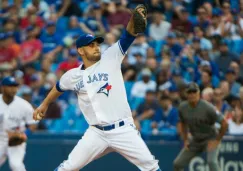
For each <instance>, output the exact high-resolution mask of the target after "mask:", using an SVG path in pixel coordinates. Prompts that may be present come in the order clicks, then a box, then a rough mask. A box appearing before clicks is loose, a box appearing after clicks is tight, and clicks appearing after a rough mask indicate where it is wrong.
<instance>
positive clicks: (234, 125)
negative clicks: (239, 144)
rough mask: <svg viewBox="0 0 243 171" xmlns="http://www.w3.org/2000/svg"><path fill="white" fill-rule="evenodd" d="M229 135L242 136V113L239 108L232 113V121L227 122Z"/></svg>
mask: <svg viewBox="0 0 243 171" xmlns="http://www.w3.org/2000/svg"><path fill="white" fill-rule="evenodd" d="M228 124H229V129H228V130H229V134H232V135H243V111H242V109H240V108H236V109H235V111H234V112H233V117H232V119H230V120H228Z"/></svg>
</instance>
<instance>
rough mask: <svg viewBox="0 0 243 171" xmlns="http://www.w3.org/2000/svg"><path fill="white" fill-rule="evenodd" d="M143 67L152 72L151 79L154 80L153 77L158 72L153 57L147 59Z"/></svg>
mask: <svg viewBox="0 0 243 171" xmlns="http://www.w3.org/2000/svg"><path fill="white" fill-rule="evenodd" d="M145 65H146V67H147V68H148V69H149V70H150V71H151V72H152V79H153V80H155V75H156V73H157V72H158V63H157V61H156V59H155V58H153V57H148V58H147V60H146V64H145Z"/></svg>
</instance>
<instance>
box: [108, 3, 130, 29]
mask: <svg viewBox="0 0 243 171" xmlns="http://www.w3.org/2000/svg"><path fill="white" fill-rule="evenodd" d="M130 15H131V14H130V13H129V12H128V11H127V9H126V8H124V6H123V5H121V1H120V0H117V1H115V9H114V12H111V13H110V14H109V15H108V17H107V20H108V23H109V25H110V27H115V28H119V29H123V28H124V27H126V25H127V23H128V21H129V18H130Z"/></svg>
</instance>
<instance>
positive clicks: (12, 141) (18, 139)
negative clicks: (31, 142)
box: [8, 136, 26, 147]
mask: <svg viewBox="0 0 243 171" xmlns="http://www.w3.org/2000/svg"><path fill="white" fill-rule="evenodd" d="M25 141H26V138H25V137H23V136H13V137H11V138H9V141H8V146H10V147H13V146H17V145H20V144H22V143H23V142H25Z"/></svg>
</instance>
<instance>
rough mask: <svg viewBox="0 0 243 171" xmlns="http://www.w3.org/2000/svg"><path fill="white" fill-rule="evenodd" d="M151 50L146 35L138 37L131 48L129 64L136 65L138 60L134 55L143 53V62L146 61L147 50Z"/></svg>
mask: <svg viewBox="0 0 243 171" xmlns="http://www.w3.org/2000/svg"><path fill="white" fill-rule="evenodd" d="M148 48H149V44H148V42H147V39H146V37H145V35H142V34H140V35H138V36H137V38H136V39H135V40H134V42H133V44H132V45H131V47H130V50H129V54H128V62H129V64H132V65H133V64H136V58H135V56H134V54H136V53H141V54H142V56H143V61H144V62H145V61H146V57H147V56H146V54H147V49H148Z"/></svg>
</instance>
